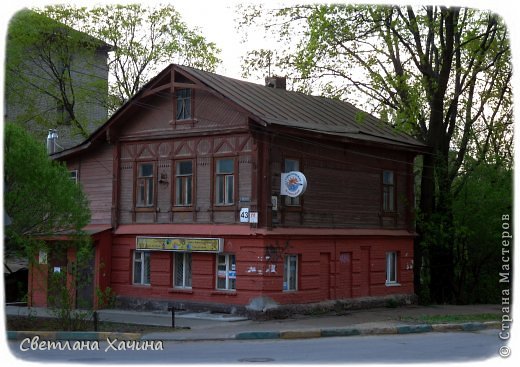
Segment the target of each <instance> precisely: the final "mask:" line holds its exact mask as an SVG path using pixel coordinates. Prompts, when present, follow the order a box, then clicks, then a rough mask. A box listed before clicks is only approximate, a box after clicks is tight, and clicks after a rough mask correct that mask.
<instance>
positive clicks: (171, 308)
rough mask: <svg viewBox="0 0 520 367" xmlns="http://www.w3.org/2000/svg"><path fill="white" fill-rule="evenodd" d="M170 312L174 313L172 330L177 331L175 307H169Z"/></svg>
mask: <svg viewBox="0 0 520 367" xmlns="http://www.w3.org/2000/svg"><path fill="white" fill-rule="evenodd" d="M168 311H171V312H172V328H173V329H175V306H172V307H169V308H168Z"/></svg>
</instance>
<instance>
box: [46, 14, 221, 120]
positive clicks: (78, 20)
mask: <svg viewBox="0 0 520 367" xmlns="http://www.w3.org/2000/svg"><path fill="white" fill-rule="evenodd" d="M40 11H41V12H42V13H43V14H45V15H46V16H49V17H51V18H52V19H55V20H57V21H59V22H61V23H64V24H74V27H75V28H76V29H78V30H80V31H82V32H85V33H87V34H90V35H92V36H94V37H96V38H99V39H101V40H103V41H105V42H107V43H108V44H110V45H112V46H114V48H113V52H112V53H111V56H110V63H109V67H110V77H111V84H110V104H109V110H110V111H112V112H113V111H115V110H116V109H117V108H119V107H120V106H121V105H122V104H123V103H124V102H125V101H127V100H128V99H129V98H131V97H132V96H133V95H134V94H135V93H137V91H139V89H141V87H142V86H143V85H144V84H145V83H146V82H147V81H148V80H149V79H150V78H151V77H153V76H155V74H156V73H157V72H158V70H160V69H162V68H163V67H164V64H165V63H171V62H175V63H180V64H184V65H188V66H193V67H197V68H200V69H203V70H208V71H213V70H214V69H215V67H216V66H217V65H218V63H220V59H219V58H218V54H219V52H220V50H219V49H218V48H217V47H216V45H215V44H214V43H212V42H208V41H206V39H205V38H204V37H203V36H202V35H201V34H200V33H199V32H198V30H197V29H190V28H189V27H188V26H187V25H186V24H185V23H184V22H183V21H182V19H181V15H180V14H179V13H178V12H177V11H176V10H175V8H174V7H173V6H171V5H165V6H160V7H156V8H150V7H145V6H143V5H141V4H130V5H106V6H98V7H93V8H90V9H88V8H84V7H83V8H76V7H74V6H71V5H57V6H48V7H46V8H44V9H42V10H40ZM112 81H113V82H112Z"/></svg>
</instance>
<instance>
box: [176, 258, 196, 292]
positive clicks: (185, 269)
mask: <svg viewBox="0 0 520 367" xmlns="http://www.w3.org/2000/svg"><path fill="white" fill-rule="evenodd" d="M181 255H182V284H177V267H178V266H179V264H178V262H177V259H178V258H179V257H180V256H181ZM188 258H189V263H190V264H189V267H188V266H186V265H187V263H188ZM173 263H174V264H173V287H174V288H182V289H191V287H192V281H193V278H192V263H193V262H192V256H191V252H174V261H173ZM188 270H189V272H188ZM188 273H189V274H188ZM188 276H189V285H187V283H188V282H187V280H188Z"/></svg>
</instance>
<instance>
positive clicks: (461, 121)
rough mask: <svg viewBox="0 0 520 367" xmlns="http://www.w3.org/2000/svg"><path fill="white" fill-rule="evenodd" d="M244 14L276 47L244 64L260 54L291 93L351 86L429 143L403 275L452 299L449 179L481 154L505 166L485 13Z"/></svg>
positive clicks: (496, 72)
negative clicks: (410, 273)
mask: <svg viewBox="0 0 520 367" xmlns="http://www.w3.org/2000/svg"><path fill="white" fill-rule="evenodd" d="M243 15H244V16H243V20H242V23H241V26H244V25H248V26H249V25H251V24H255V25H256V24H261V25H264V26H265V29H266V31H267V32H269V33H270V34H274V35H277V36H278V41H279V42H280V43H281V44H283V45H284V46H283V47H277V48H276V50H277V52H274V51H272V52H267V51H271V50H267V51H266V50H254V51H252V53H250V54H249V57H248V58H246V59H245V60H246V65H245V66H244V69H245V71H246V73H254V72H257V71H258V70H259V69H262V68H265V65H266V64H268V65H269V66H270V67H271V68H273V69H275V70H279V71H281V72H284V73H286V74H288V75H289V76H290V77H291V78H292V80H293V83H294V86H295V88H296V89H299V90H302V91H306V92H316V91H317V92H320V93H322V94H325V95H327V96H330V97H334V98H346V99H348V98H351V99H353V102H354V103H355V102H356V98H353V97H352V93H353V91H355V92H356V93H357V94H358V95H361V96H363V98H362V101H363V102H364V103H365V105H367V106H369V107H371V109H372V112H373V113H376V114H379V115H380V116H381V118H382V119H383V120H386V121H388V122H389V123H390V124H392V125H393V126H395V127H396V128H398V129H401V130H403V131H405V132H408V133H409V134H411V135H413V136H415V137H416V138H418V139H419V140H421V141H423V142H425V143H426V144H427V145H429V146H430V147H431V148H432V152H431V154H425V155H424V156H423V159H422V167H421V173H420V174H421V181H420V199H419V213H418V219H419V220H418V222H417V230H418V232H419V235H420V236H419V238H418V239H417V241H416V243H415V246H414V252H415V259H414V283H415V288H416V292H417V293H418V294H419V295H420V297H421V298H422V300H423V301H428V300H430V299H431V300H434V301H436V302H446V301H452V300H453V299H454V297H455V283H454V282H455V260H454V251H455V249H454V236H455V228H454V225H453V213H452V201H453V198H454V195H457V190H456V189H455V188H454V181H455V179H456V178H458V177H460V176H464V175H465V174H467V173H468V172H470V171H471V170H472V169H475V167H478V166H479V165H480V164H482V163H490V162H500V163H501V164H503V165H505V166H506V167H507V166H511V164H512V154H511V146H512V92H511V85H510V82H511V75H512V71H511V62H510V48H509V43H508V40H507V30H506V27H505V25H504V24H503V22H502V21H501V20H500V19H499V17H498V16H497V15H496V14H491V13H489V12H484V11H477V10H473V9H467V8H446V7H434V6H426V7H421V8H414V7H410V6H408V7H401V6H359V5H348V6H344V5H309V6H307V5H306V6H296V7H290V8H283V9H277V10H263V9H258V8H256V7H253V8H248V9H245V10H244V11H243ZM288 45H292V47H291V46H288ZM279 50H281V51H279ZM262 55H268V56H269V58H270V60H269V62H266V61H265V60H262V59H258V58H257V57H258V56H262ZM357 102H360V101H359V100H358V101H357ZM468 158H472V159H474V160H476V164H471V165H469V164H466V163H467V160H468ZM421 275H422V277H421ZM423 285H424V287H423Z"/></svg>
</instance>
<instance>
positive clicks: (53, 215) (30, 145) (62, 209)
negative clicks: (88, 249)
mask: <svg viewBox="0 0 520 367" xmlns="http://www.w3.org/2000/svg"><path fill="white" fill-rule="evenodd" d="M4 128H5V131H4V133H5V139H4V185H5V188H4V191H5V193H4V208H5V211H6V212H7V214H8V215H9V216H10V218H11V224H10V225H9V226H6V227H5V233H4V236H5V238H6V241H5V247H4V252H5V255H9V254H14V255H18V256H21V257H28V258H29V260H32V259H34V256H35V254H36V253H37V251H38V250H39V249H41V248H43V247H44V246H45V241H44V238H45V237H49V236H55V235H59V234H64V235H67V236H68V237H69V238H70V240H71V241H70V242H71V243H74V244H76V245H77V246H84V243H85V238H86V237H88V236H86V235H85V234H84V233H83V232H82V228H83V227H85V226H86V225H87V224H88V223H89V221H90V210H89V207H88V201H87V198H86V196H85V194H84V193H83V191H82V190H81V187H80V186H79V185H77V184H75V183H74V182H73V181H72V180H71V179H70V174H69V172H68V170H67V168H66V167H65V166H64V165H63V164H61V163H59V162H56V161H52V160H50V159H49V157H48V156H47V153H46V150H45V146H44V145H43V144H39V143H38V142H36V141H35V140H34V138H32V137H31V136H30V135H29V134H28V133H27V132H26V131H25V130H24V129H23V128H22V127H20V126H19V125H16V124H13V123H7V124H6V125H5V126H4Z"/></svg>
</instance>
